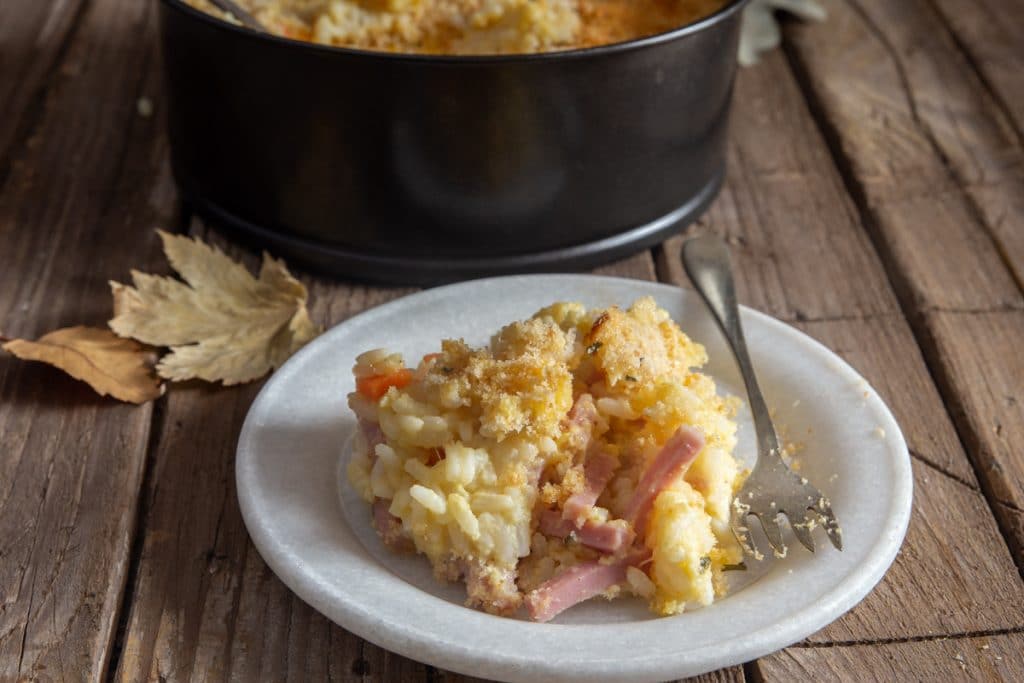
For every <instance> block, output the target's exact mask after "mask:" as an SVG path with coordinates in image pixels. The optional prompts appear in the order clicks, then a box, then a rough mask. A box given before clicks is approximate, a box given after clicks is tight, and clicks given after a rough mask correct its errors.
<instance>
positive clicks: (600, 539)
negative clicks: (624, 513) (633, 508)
mask: <svg viewBox="0 0 1024 683" xmlns="http://www.w3.org/2000/svg"><path fill="white" fill-rule="evenodd" d="M576 538H578V539H579V540H580V543H582V544H583V545H585V546H588V547H591V548H593V549H594V550H600V551H602V552H606V553H610V554H615V553H618V552H619V551H621V550H622V549H623V548H628V547H629V546H630V545H632V543H633V540H634V539H635V538H636V532H634V531H633V527H632V526H630V525H629V522H627V521H625V520H623V519H613V520H611V521H610V522H594V521H589V520H588V521H587V522H586V523H585V524H584V525H583V526H582V527H581V528H579V529H577V530H576Z"/></svg>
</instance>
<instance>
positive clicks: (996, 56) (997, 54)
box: [934, 0, 1024, 134]
mask: <svg viewBox="0 0 1024 683" xmlns="http://www.w3.org/2000/svg"><path fill="white" fill-rule="evenodd" d="M934 5H935V7H936V8H937V9H938V11H939V12H940V13H941V14H942V17H943V19H944V20H945V22H946V24H947V25H948V26H949V27H950V28H951V29H952V31H953V33H954V35H955V38H956V41H957V44H958V45H959V46H960V47H961V48H962V49H963V50H964V51H965V52H966V53H967V55H968V57H969V59H970V62H971V65H972V66H973V67H974V68H975V69H977V70H978V71H979V73H980V74H981V76H982V78H983V79H984V81H985V84H986V85H987V86H988V88H989V90H990V91H991V92H992V93H993V95H994V96H995V98H996V99H997V100H998V101H999V103H1000V105H1001V106H1002V107H1003V109H1004V110H1005V111H1006V112H1007V113H1008V115H1009V116H1010V118H1011V119H1012V120H1013V123H1014V125H1015V127H1016V129H1017V132H1018V134H1020V133H1021V131H1024V50H1021V46H1020V34H1019V33H1018V30H1019V28H1020V27H1021V26H1024V1H1022V0H934Z"/></svg>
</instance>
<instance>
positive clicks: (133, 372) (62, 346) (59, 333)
mask: <svg viewBox="0 0 1024 683" xmlns="http://www.w3.org/2000/svg"><path fill="white" fill-rule="evenodd" d="M3 349H4V350H5V351H7V352H8V353H10V354H12V355H14V356H17V357H18V358H21V359H22V360H36V361H40V362H43V363H47V364H48V365H52V366H54V367H56V368H60V369H61V370H63V371H64V372H66V373H67V374H69V375H71V376H72V377H74V378H75V379H79V380H82V381H83V382H85V383H87V384H88V385H89V386H91V387H92V388H93V389H95V390H96V393H98V394H99V395H100V396H106V395H108V394H109V395H110V396H113V397H114V398H116V399H118V400H121V401H127V402H129V403H145V402H146V401H152V400H153V399H155V398H157V397H159V396H160V395H162V394H163V393H164V389H163V386H162V385H161V384H160V380H159V379H157V378H156V377H155V376H154V375H153V362H154V361H155V356H154V354H153V352H152V350H151V349H147V348H146V347H144V346H143V345H141V344H139V343H136V342H134V341H132V340H131V339H122V338H120V337H118V336H117V335H115V334H114V333H113V332H111V331H110V330H105V329H101V328H96V327H83V326H78V327H66V328H64V329H62V330H56V331H54V332H50V333H49V334H46V335H43V336H42V337H40V338H39V339H38V340H37V341H26V340H24V339H12V340H11V341H9V342H7V343H5V344H4V345H3Z"/></svg>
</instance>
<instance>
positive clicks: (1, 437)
mask: <svg viewBox="0 0 1024 683" xmlns="http://www.w3.org/2000/svg"><path fill="white" fill-rule="evenodd" d="M18 4H19V6H20V5H26V3H18ZM38 5H39V8H42V7H46V8H48V11H49V12H50V15H49V16H50V17H51V20H50V21H51V25H50V26H49V28H46V29H40V31H39V32H37V34H33V35H34V36H35V38H32V37H31V36H29V37H26V40H28V41H29V42H23V41H21V40H18V41H14V42H12V43H10V44H11V45H12V46H13V47H15V48H17V50H18V51H19V52H18V53H17V54H15V52H13V51H12V52H10V53H9V52H7V51H6V45H5V52H4V59H5V60H6V59H7V58H8V57H10V58H11V59H12V60H13V61H12V62H11V63H14V64H17V63H21V62H23V61H24V60H32V59H44V58H46V57H45V56H46V55H50V54H52V52H50V51H49V50H50V47H49V46H47V45H39V46H34V44H33V43H31V40H30V39H39V40H50V39H52V40H58V36H59V34H60V33H61V32H62V31H64V30H65V29H62V28H61V26H62V25H63V22H65V21H66V17H65V15H64V14H63V12H64V11H65V10H66V11H70V10H69V9H68V8H69V7H70V5H68V3H38ZM62 8H63V9H62ZM24 9H25V11H26V12H27V14H28V15H29V16H31V15H32V14H33V12H36V10H37V9H38V8H36V9H31V10H30V9H28V8H27V7H25V8H24ZM17 10H18V8H16V7H13V6H12V4H10V3H7V4H5V5H4V9H3V10H2V13H6V12H15V13H16V12H17ZM19 21H21V20H20V19H18V20H14V23H13V24H12V25H11V26H14V27H17V26H19V25H20V24H19V23H18V22H19ZM81 21H82V30H81V31H80V32H78V33H77V34H76V37H75V40H74V42H73V44H72V45H71V46H70V47H69V49H68V51H67V53H66V54H65V55H63V57H62V60H61V62H60V66H59V73H60V74H61V76H60V77H59V78H58V79H56V80H55V82H53V83H52V84H51V89H50V91H49V95H48V97H47V99H46V101H45V102H44V103H43V108H42V109H41V111H40V112H39V115H40V119H39V122H38V125H37V126H36V128H35V133H34V137H33V139H32V141H31V144H27V145H24V146H22V147H21V148H20V151H19V153H18V157H17V158H16V159H15V161H14V163H13V164H12V166H11V170H10V173H9V175H8V176H7V179H6V182H5V183H4V185H3V187H2V189H0V244H3V245H4V247H3V249H4V268H3V269H2V270H0V320H3V324H4V332H5V333H6V334H8V335H11V336H15V335H17V336H28V337H35V336H38V335H39V334H41V333H44V332H47V331H49V330H52V329H54V328H57V327H60V326H64V325H68V324H77V323H86V324H95V325H103V324H104V323H105V321H106V320H107V319H108V318H109V317H110V312H111V310H110V298H109V297H110V295H109V288H108V285H107V280H108V279H110V278H113V277H122V276H123V275H124V274H125V273H126V271H127V270H128V268H129V267H131V266H145V265H146V264H147V261H148V257H149V255H151V254H152V253H153V252H152V249H151V247H152V246H154V245H153V244H152V243H153V239H152V235H151V233H150V232H149V230H148V227H144V226H140V223H143V224H147V223H151V222H154V221H161V222H165V221H170V222H173V221H174V220H175V218H174V216H175V213H176V211H177V204H176V203H175V201H174V200H173V196H169V195H168V194H167V193H166V192H164V189H165V188H166V187H168V179H169V178H168V170H167V168H166V165H164V164H162V160H163V159H164V157H165V154H164V150H163V144H164V143H163V140H162V136H161V134H160V132H161V128H160V126H159V122H158V121H157V120H156V119H140V118H139V117H138V116H137V115H136V112H135V98H136V97H137V96H138V92H139V90H138V89H139V87H140V83H146V82H149V81H148V80H147V79H153V78H155V77H156V70H155V68H154V65H153V63H152V61H151V59H150V57H151V55H152V53H153V50H154V46H153V43H154V30H153V29H154V21H155V12H153V8H152V6H150V5H149V4H147V3H138V2H135V1H134V0H98V1H97V2H94V3H93V4H92V5H90V7H89V9H88V11H87V13H86V14H85V15H84V16H83V17H82V20H81ZM0 23H3V22H0ZM11 26H4V27H3V28H0V32H4V31H6V30H7V29H8V28H10V27H11ZM25 49H30V54H28V55H26V54H24V53H23V52H21V51H23V50H25ZM5 66H6V62H5ZM5 74H6V71H5ZM26 78H28V76H26ZM27 82H28V81H26V83H27ZM11 96H12V97H15V99H17V97H19V96H20V95H17V94H16V93H13V94H12V95H11ZM5 104H6V103H5ZM14 113H15V112H13V111H12V115H13V114H14ZM128 175H130V182H128V181H127V180H126V176H128ZM150 416H151V406H142V407H135V406H128V405H121V404H118V403H116V402H115V401H113V400H111V399H104V398H99V397H97V396H95V395H94V394H93V393H92V392H91V390H89V389H88V388H87V387H86V386H85V385H83V384H81V383H79V382H76V381H74V380H72V379H70V378H68V377H66V376H64V375H62V374H60V373H58V372H57V371H55V370H52V369H49V368H46V367H45V366H42V365H37V364H26V363H21V362H18V361H15V360H14V359H13V358H10V357H8V356H6V355H4V356H3V357H0V481H3V482H4V485H3V493H2V494H0V557H2V558H3V562H0V586H2V587H3V592H4V597H3V603H4V605H3V609H0V679H2V680H15V679H18V680H22V679H40V678H45V679H57V678H72V679H78V680H99V679H100V678H102V677H103V676H104V674H105V672H106V665H107V659H108V657H109V656H110V649H111V642H112V640H113V635H114V631H115V625H116V620H117V611H118V606H119V604H120V599H121V595H122V591H123V584H124V580H125V576H126V574H127V566H128V561H129V548H130V543H131V534H132V528H133V526H134V523H135V511H136V503H137V499H138V491H139V487H140V484H141V480H142V473H143V468H144V462H145V450H146V444H147V440H148V432H149V424H150Z"/></svg>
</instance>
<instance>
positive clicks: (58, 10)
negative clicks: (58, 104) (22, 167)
mask: <svg viewBox="0 0 1024 683" xmlns="http://www.w3.org/2000/svg"><path fill="white" fill-rule="evenodd" d="M83 6H84V0H61V1H60V2H37V1H36V0H7V1H6V2H4V3H3V4H2V5H0V54H2V55H3V69H0V102H3V103H4V115H3V117H0V182H2V180H3V177H4V176H5V175H6V171H7V167H8V164H9V162H10V161H11V160H10V156H11V154H12V153H13V151H14V150H13V149H12V148H13V146H14V145H15V144H25V143H26V142H27V141H26V140H25V136H26V134H27V133H28V132H29V131H30V130H31V129H32V126H33V124H35V123H36V122H37V121H38V118H39V116H40V115H41V113H42V108H43V105H44V103H45V99H46V90H47V88H48V87H49V86H50V85H51V84H52V82H53V80H54V74H55V68H56V67H57V66H58V65H59V64H61V58H62V56H63V53H64V50H65V49H66V48H67V46H68V44H69V39H70V37H71V36H72V34H73V33H74V29H75V27H76V26H77V25H78V22H79V20H80V19H81V16H82V14H81V9H82V7H83Z"/></svg>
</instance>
